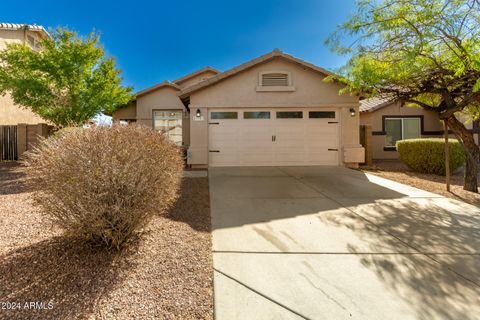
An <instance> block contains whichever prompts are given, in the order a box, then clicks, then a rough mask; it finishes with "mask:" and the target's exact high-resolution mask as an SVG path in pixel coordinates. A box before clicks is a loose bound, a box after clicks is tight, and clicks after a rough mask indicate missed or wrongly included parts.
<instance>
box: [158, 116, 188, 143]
mask: <svg viewBox="0 0 480 320" xmlns="http://www.w3.org/2000/svg"><path fill="white" fill-rule="evenodd" d="M182 115H183V111H182V110H156V111H153V127H154V129H155V130H156V131H158V132H161V133H163V134H164V135H166V136H167V137H168V138H169V139H170V140H171V141H173V142H175V144H176V145H178V146H181V145H182V142H183V139H182Z"/></svg>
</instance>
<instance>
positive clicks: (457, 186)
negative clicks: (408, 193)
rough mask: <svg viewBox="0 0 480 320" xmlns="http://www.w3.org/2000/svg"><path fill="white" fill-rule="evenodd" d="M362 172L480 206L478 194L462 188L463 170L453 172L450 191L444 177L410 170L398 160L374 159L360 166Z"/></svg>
mask: <svg viewBox="0 0 480 320" xmlns="http://www.w3.org/2000/svg"><path fill="white" fill-rule="evenodd" d="M360 169H361V170H362V171H364V172H368V173H371V174H375V175H377V176H380V177H383V178H386V179H390V180H393V181H397V182H400V183H404V184H407V185H410V186H414V187H417V188H419V189H423V190H426V191H430V192H433V193H436V194H440V195H443V196H445V197H449V198H453V199H457V200H461V201H464V202H467V203H470V204H473V205H476V206H479V207H480V195H479V194H475V193H472V192H469V191H465V190H463V172H462V171H459V172H455V173H454V174H453V175H452V176H451V178H450V181H451V186H450V190H451V192H448V191H446V187H445V177H444V176H437V175H434V174H424V173H418V172H413V171H411V170H410V169H409V168H408V167H407V166H405V165H404V164H403V163H401V162H400V161H396V160H395V161H394V160H385V161H375V162H374V164H373V166H371V167H361V168H360ZM479 181H480V180H479Z"/></svg>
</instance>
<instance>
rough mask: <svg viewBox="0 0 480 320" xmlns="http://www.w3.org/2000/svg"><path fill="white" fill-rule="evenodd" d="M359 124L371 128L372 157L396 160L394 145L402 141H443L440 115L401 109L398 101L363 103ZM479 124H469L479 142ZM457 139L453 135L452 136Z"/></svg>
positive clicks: (366, 101) (396, 153)
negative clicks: (435, 139) (434, 139)
mask: <svg viewBox="0 0 480 320" xmlns="http://www.w3.org/2000/svg"><path fill="white" fill-rule="evenodd" d="M360 124H361V125H367V126H371V131H372V137H371V146H372V150H371V152H372V154H371V156H372V158H373V159H397V158H398V152H397V151H396V148H395V143H396V142H397V141H398V140H403V139H415V138H441V137H443V133H444V131H443V122H442V121H440V119H439V117H438V114H437V113H435V112H432V111H426V110H424V109H422V108H420V107H414V106H406V105H404V106H402V105H401V103H400V102H398V101H392V100H389V99H382V98H370V99H365V100H362V101H361V102H360ZM477 124H478V123H477V122H474V123H473V124H472V123H469V122H466V126H467V128H469V129H471V130H474V132H475V133H476V134H474V136H475V139H476V141H477V143H478V132H479V131H478V126H477ZM451 137H452V138H454V136H453V135H451Z"/></svg>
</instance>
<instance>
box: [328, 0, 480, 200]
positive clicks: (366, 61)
mask: <svg viewBox="0 0 480 320" xmlns="http://www.w3.org/2000/svg"><path fill="white" fill-rule="evenodd" d="M357 5H358V10H357V12H356V14H354V15H353V16H352V17H351V18H350V19H349V20H348V21H347V22H345V23H343V24H342V25H340V26H339V28H338V29H337V31H336V32H335V33H333V34H332V35H331V36H330V37H329V39H328V40H327V44H328V45H330V46H332V48H333V49H334V50H336V51H337V52H339V53H342V54H348V55H350V59H349V61H348V63H347V64H346V66H345V67H344V68H343V69H342V70H341V74H342V76H343V77H342V78H341V79H339V80H340V81H343V82H345V83H346V84H347V87H346V89H345V90H351V91H358V90H363V91H364V92H365V94H366V95H380V96H387V97H390V98H391V99H396V100H400V101H402V102H404V103H406V104H409V105H415V106H420V107H422V108H424V109H427V110H430V111H434V112H437V113H438V115H439V117H440V119H443V120H445V121H447V123H448V124H449V126H450V129H452V130H453V132H454V134H455V135H456V136H457V138H458V139H459V141H460V142H461V143H462V145H463V147H464V148H465V150H466V152H467V155H468V157H467V169H469V170H468V171H469V172H470V173H469V174H474V177H475V178H470V177H468V178H469V179H470V181H469V182H468V183H467V181H466V185H465V188H466V189H468V190H471V191H475V192H476V190H477V187H476V171H477V162H478V160H479V157H480V151H479V149H478V146H477V145H475V143H474V140H473V136H472V134H471V133H470V132H468V130H467V129H466V128H465V126H464V125H463V123H462V122H460V121H459V120H458V119H457V118H456V116H455V114H456V113H458V112H464V113H465V112H466V113H468V114H470V115H471V117H472V118H480V1H479V0H381V1H368V0H359V1H357ZM345 39H353V40H352V41H353V42H352V43H348V44H347V43H345ZM472 170H473V171H475V172H473V171H472ZM466 178H467V177H466ZM473 179H474V180H475V181H473ZM466 180H467V179H466ZM467 184H469V186H467Z"/></svg>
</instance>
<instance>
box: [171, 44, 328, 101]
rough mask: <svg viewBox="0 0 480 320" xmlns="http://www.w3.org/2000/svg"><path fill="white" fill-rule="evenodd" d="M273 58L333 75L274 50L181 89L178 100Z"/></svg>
mask: <svg viewBox="0 0 480 320" xmlns="http://www.w3.org/2000/svg"><path fill="white" fill-rule="evenodd" d="M275 58H283V59H285V60H288V61H291V62H294V63H297V64H299V65H301V66H303V67H305V68H309V69H311V70H314V71H317V72H320V73H322V74H324V75H327V76H328V75H333V73H331V72H330V71H328V70H326V69H323V68H320V67H318V66H316V65H313V64H311V63H308V62H306V61H304V60H301V59H299V58H296V57H294V56H291V55H289V54H287V53H284V52H282V51H280V50H279V49H275V50H273V51H272V52H269V53H267V54H265V55H263V56H260V57H258V58H255V59H253V60H250V61H248V62H246V63H244V64H241V65H239V66H237V67H234V68H232V69H230V70H227V71H225V72H223V73H219V74H217V75H215V76H213V77H211V78H209V79H207V80H204V81H201V82H199V83H197V84H194V85H192V86H189V87H187V88H185V89H183V90H182V91H181V92H180V94H179V96H180V98H186V97H187V96H188V95H189V94H191V93H193V92H195V91H198V90H201V89H203V88H205V87H208V86H211V85H213V84H215V83H217V82H220V81H222V80H224V79H226V78H229V77H231V76H233V75H236V74H237V73H240V72H242V71H245V70H247V69H250V68H253V67H254V66H256V65H258V64H261V63H265V62H267V61H270V60H272V59H275Z"/></svg>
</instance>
